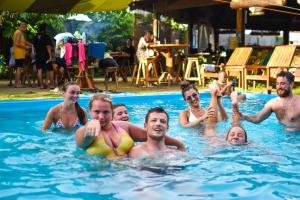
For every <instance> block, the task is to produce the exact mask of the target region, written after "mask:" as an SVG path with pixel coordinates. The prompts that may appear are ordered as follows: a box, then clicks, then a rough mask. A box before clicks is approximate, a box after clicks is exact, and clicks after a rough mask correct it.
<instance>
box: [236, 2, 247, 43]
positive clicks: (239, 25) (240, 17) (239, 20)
mask: <svg viewBox="0 0 300 200" xmlns="http://www.w3.org/2000/svg"><path fill="white" fill-rule="evenodd" d="M236 37H237V43H238V46H240V47H241V46H245V10H244V9H242V8H238V9H237V10H236Z"/></svg>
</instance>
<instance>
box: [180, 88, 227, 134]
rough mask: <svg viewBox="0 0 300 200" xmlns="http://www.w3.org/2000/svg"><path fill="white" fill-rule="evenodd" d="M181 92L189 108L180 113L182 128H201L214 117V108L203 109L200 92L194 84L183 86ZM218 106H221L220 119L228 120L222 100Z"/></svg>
mask: <svg viewBox="0 0 300 200" xmlns="http://www.w3.org/2000/svg"><path fill="white" fill-rule="evenodd" d="M181 92H182V96H183V98H184V100H185V102H186V103H187V104H188V106H189V108H188V109H187V110H182V111H180V113H179V122H180V125H181V126H182V127H184V128H189V127H196V126H199V125H201V124H202V123H203V122H205V121H206V119H207V118H209V117H211V116H212V115H214V112H215V110H214V108H212V107H209V108H208V109H206V110H205V109H203V108H202V107H201V105H200V98H199V92H198V89H197V88H196V87H195V86H194V84H190V83H183V84H181ZM218 104H219V105H220V106H219V108H220V115H219V119H220V120H226V119H227V118H228V117H227V114H226V112H225V109H224V107H223V105H222V103H221V102H220V100H218Z"/></svg>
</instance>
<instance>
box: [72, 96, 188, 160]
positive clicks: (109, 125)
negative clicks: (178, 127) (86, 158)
mask: <svg viewBox="0 0 300 200" xmlns="http://www.w3.org/2000/svg"><path fill="white" fill-rule="evenodd" d="M89 107H90V115H91V117H92V120H90V121H89V122H88V123H87V124H86V125H85V126H84V127H81V128H80V129H78V130H77V132H76V144H77V145H78V146H79V147H80V148H83V149H86V150H87V152H88V153H89V154H93V155H101V156H104V157H105V158H107V159H117V158H122V157H127V154H128V153H129V151H130V149H131V148H132V147H133V146H134V142H135V141H146V139H147V134H146V131H145V130H144V129H142V128H139V127H137V126H135V125H133V124H131V123H129V122H124V121H112V117H113V113H112V100H111V97H110V96H109V95H106V94H96V95H94V96H93V97H92V99H91V100H90V102H89ZM165 141H166V144H167V145H174V146H176V147H177V148H178V149H179V150H184V145H183V144H182V143H181V142H180V141H178V140H176V139H173V138H171V137H168V136H166V140H165Z"/></svg>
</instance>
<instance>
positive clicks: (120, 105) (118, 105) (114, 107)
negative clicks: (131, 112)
mask: <svg viewBox="0 0 300 200" xmlns="http://www.w3.org/2000/svg"><path fill="white" fill-rule="evenodd" d="M122 106H124V107H125V108H127V107H126V105H125V104H122V103H119V104H113V106H112V108H113V110H114V109H116V108H118V107H122Z"/></svg>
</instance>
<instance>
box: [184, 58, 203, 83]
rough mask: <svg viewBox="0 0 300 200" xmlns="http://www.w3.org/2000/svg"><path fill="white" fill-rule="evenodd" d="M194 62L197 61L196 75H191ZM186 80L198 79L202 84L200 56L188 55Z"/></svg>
mask: <svg viewBox="0 0 300 200" xmlns="http://www.w3.org/2000/svg"><path fill="white" fill-rule="evenodd" d="M193 63H195V67H196V76H191V71H192V68H193ZM184 80H187V81H198V83H199V85H201V73H200V65H199V61H198V57H187V65H186V71H185V76H184Z"/></svg>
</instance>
